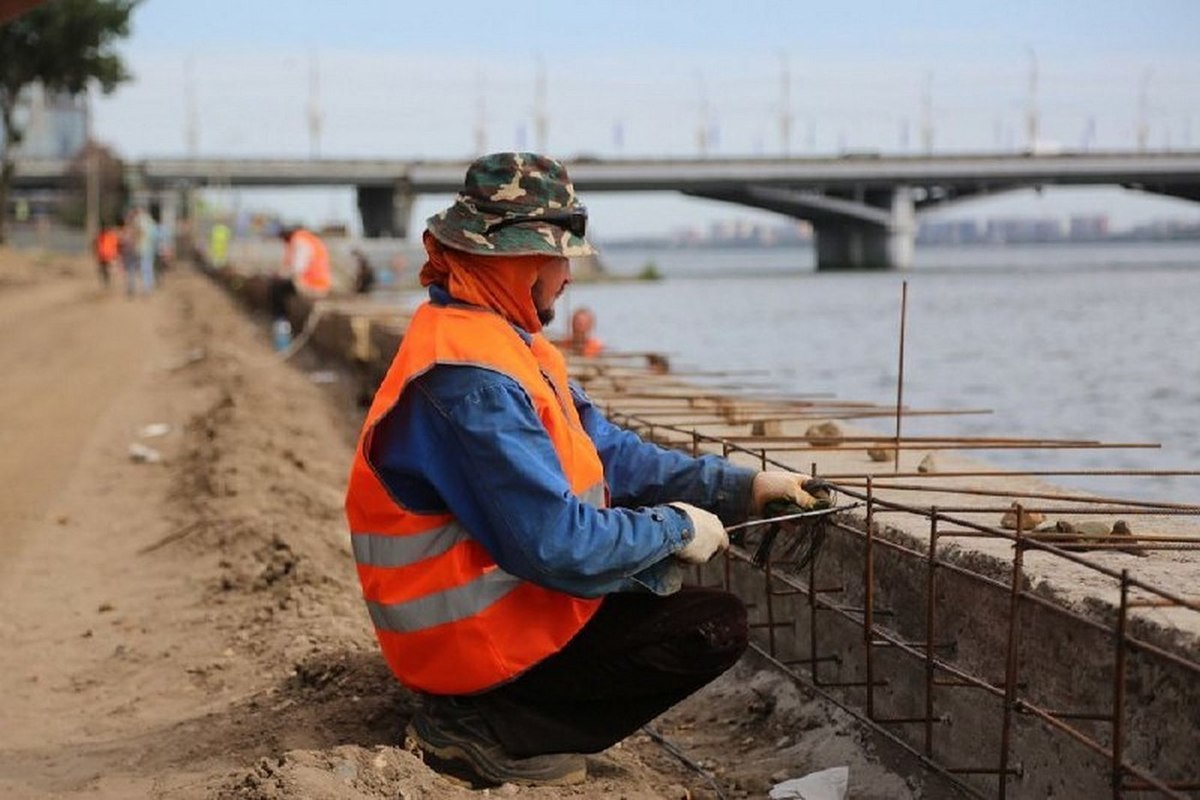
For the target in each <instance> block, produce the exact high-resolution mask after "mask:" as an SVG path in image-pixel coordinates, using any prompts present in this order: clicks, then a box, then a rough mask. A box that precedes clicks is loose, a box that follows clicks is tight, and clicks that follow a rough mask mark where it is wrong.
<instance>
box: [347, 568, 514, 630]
mask: <svg viewBox="0 0 1200 800" xmlns="http://www.w3.org/2000/svg"><path fill="white" fill-rule="evenodd" d="M521 582H522V581H521V579H520V578H517V577H515V576H513V575H509V574H508V573H507V572H505V571H504V570H502V569H499V568H497V569H494V570H492V571H491V572H486V573H484V574H483V575H481V576H479V577H478V578H476V579H475V580H473V581H471V582H470V583H465V584H463V585H462V586H456V587H455V588H453V589H447V590H446V591H444V592H434V593H433V594H429V595H426V596H424V597H420V598H417V599H416V600H408V601H405V602H403V603H391V604H389V605H384V604H383V603H375V602H372V601H370V600H368V601H367V611H369V612H370V614H371V621H372V622H374V623H375V627H376V628H379V629H380V630H385V631H393V632H395V633H414V632H415V631H420V630H425V629H426V628H432V627H434V626H435V625H444V624H446V623H447V622H456V621H457V620H460V619H466V618H467V617H472V616H474V615H476V614H478V613H479V612H481V611H483V610H484V609H485V608H487V607H488V606H490V605H491V604H492V603H495V602H496V601H497V600H499V599H500V598H502V597H504V595H506V594H508V593H509V592H511V591H512V590H513V589H516V588H517V587H518V586H520V585H521Z"/></svg>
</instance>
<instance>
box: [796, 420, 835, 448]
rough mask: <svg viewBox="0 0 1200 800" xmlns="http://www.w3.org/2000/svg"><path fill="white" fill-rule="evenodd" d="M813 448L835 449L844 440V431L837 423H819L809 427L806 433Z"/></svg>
mask: <svg viewBox="0 0 1200 800" xmlns="http://www.w3.org/2000/svg"><path fill="white" fill-rule="evenodd" d="M804 435H805V436H806V437H807V438H808V441H809V444H811V445H812V446H813V447H833V446H834V445H836V444H838V442H839V441H840V440H841V438H842V429H841V428H840V427H838V424H837V423H836V422H819V423H817V424H815V425H809V426H808V430H806V431H805V432H804Z"/></svg>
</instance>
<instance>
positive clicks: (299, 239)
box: [268, 227, 331, 350]
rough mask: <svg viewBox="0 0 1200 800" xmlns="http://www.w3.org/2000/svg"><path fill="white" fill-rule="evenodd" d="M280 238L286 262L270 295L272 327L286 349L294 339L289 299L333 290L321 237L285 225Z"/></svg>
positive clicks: (273, 283) (277, 346) (323, 294)
mask: <svg viewBox="0 0 1200 800" xmlns="http://www.w3.org/2000/svg"><path fill="white" fill-rule="evenodd" d="M279 238H280V239H282V240H283V242H284V250H283V262H282V263H281V264H280V268H279V271H278V272H277V273H276V274H275V275H274V277H272V279H271V284H270V287H269V288H268V296H269V301H270V305H271V319H272V326H273V327H272V330H273V332H274V337H275V346H276V348H278V349H280V350H282V349H284V348H286V347H287V346H288V344H290V343H291V335H292V324H291V321H290V320H289V319H288V310H287V301H288V298H289V297H291V296H292V295H295V294H299V295H302V296H304V297H308V298H311V299H316V298H320V297H324V296H325V295H327V294H329V288H330V284H331V280H330V272H329V250H328V249H327V248H326V247H325V243H324V242H323V241H321V237H320V236H317V235H316V234H315V233H313V232H312V231H310V230H306V229H305V228H300V227H294V228H289V227H285V228H281V229H280V231H279Z"/></svg>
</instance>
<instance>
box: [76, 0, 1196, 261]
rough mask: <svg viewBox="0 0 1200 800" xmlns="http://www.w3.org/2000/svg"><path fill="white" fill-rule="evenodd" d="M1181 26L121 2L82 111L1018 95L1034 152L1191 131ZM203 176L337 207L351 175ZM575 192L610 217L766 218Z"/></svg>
mask: <svg viewBox="0 0 1200 800" xmlns="http://www.w3.org/2000/svg"><path fill="white" fill-rule="evenodd" d="M1197 32H1200V2H1197V0H1139V2H1137V3H1132V2H1129V0H1086V1H1085V2H1077V1H1076V0H1040V2H1026V1H1024V0H1012V1H1011V2H1004V3H998V2H995V0H925V2H921V3H911V2H909V3H898V2H892V1H890V0H875V1H872V0H841V1H840V2H838V3H830V2H800V1H799V0H776V1H774V2H771V1H769V0H738V1H737V2H730V1H729V0H725V1H724V2H722V1H720V0H674V1H673V2H667V1H666V0H636V1H635V0H606V1H605V2H587V1H586V0H576V2H561V1H560V2H556V3H549V2H540V1H539V0H527V1H526V2H522V3H505V4H502V3H497V2H494V1H493V2H489V3H482V2H476V0H457V2H452V3H415V2H396V1H395V0H345V1H344V2H339V3H327V2H325V3H296V2H294V0H289V1H288V2H284V1H283V0H241V2H230V1H229V0H207V1H206V2H203V3H197V2H195V0H144V2H143V3H142V5H141V6H139V7H138V9H137V11H136V12H135V15H134V19H133V33H132V36H131V37H130V38H129V39H128V40H126V41H125V42H124V43H123V44H122V45H121V51H122V53H123V55H124V57H125V59H126V61H127V63H128V66H129V68H130V70H131V71H132V73H133V74H134V76H135V77H134V80H133V81H131V82H130V83H128V84H126V85H124V86H122V87H120V88H119V89H118V90H117V91H116V92H114V93H113V94H112V95H109V96H106V97H100V98H98V99H97V100H96V102H95V110H96V114H95V120H96V132H97V135H98V136H99V137H100V138H101V139H103V140H106V141H108V142H110V143H111V144H113V145H114V146H115V147H116V149H117V150H118V152H119V153H120V154H121V155H123V156H124V157H126V158H133V159H136V158H140V157H146V156H151V155H162V156H165V155H176V156H178V155H186V154H188V153H195V154H196V155H199V156H240V157H255V156H261V157H273V156H274V157H282V156H286V157H305V156H312V155H316V154H319V155H320V156H324V157H393V158H462V159H466V158H469V157H473V156H475V155H478V154H479V153H480V152H485V151H490V150H509V149H542V150H544V151H546V152H548V153H549V154H551V155H554V156H557V157H560V158H564V159H568V160H569V159H570V158H572V157H576V156H580V155H590V156H599V157H616V156H624V157H637V156H678V157H683V156H687V157H694V156H699V155H708V156H714V157H720V156H755V155H782V154H784V153H788V154H792V155H836V154H839V153H847V152H879V153H909V154H917V153H921V152H924V151H925V150H926V149H931V150H932V151H933V152H947V153H948V152H985V151H987V152H994V151H1018V150H1021V149H1024V148H1026V147H1027V146H1028V145H1029V143H1030V141H1031V135H1030V126H1029V119H1030V116H1031V114H1030V112H1031V110H1035V112H1036V113H1035V114H1034V116H1035V117H1036V120H1037V126H1036V127H1037V133H1036V141H1037V144H1038V146H1039V147H1043V148H1062V149H1068V150H1073V149H1081V148H1089V149H1093V150H1100V149H1103V150H1115V149H1123V150H1133V149H1135V148H1136V147H1138V144H1139V140H1140V141H1141V142H1142V143H1143V144H1144V146H1145V147H1146V149H1149V150H1162V149H1200V49H1198V48H1196V46H1195V40H1196V35H1197ZM1035 74H1036V79H1035V78H1034V76H1035ZM1034 84H1036V89H1035V88H1034ZM314 112H315V116H316V118H318V119H319V127H317V128H316V129H315V131H314V128H313V127H312V125H311V124H310V122H311V120H312V119H313V117H314ZM539 120H540V121H541V124H540V125H539ZM785 120H786V121H787V122H786V123H785ZM785 130H786V131H787V135H786V137H785V135H784V132H785ZM216 197H217V199H218V200H219V201H221V202H225V203H229V204H239V205H241V206H243V207H246V206H259V207H261V206H264V205H270V206H276V207H279V210H281V211H283V212H284V213H285V214H287V215H291V216H292V217H296V218H302V219H303V220H304V221H306V222H308V223H310V224H315V223H319V222H324V221H327V220H330V219H340V220H343V221H352V218H353V217H354V216H355V212H354V200H353V192H352V191H350V190H337V189H320V190H308V191H303V192H258V193H254V192H245V191H243V192H230V191H227V192H223V193H218V194H217V195H216ZM584 199H585V201H586V202H587V203H588V205H589V207H590V209H591V211H592V221H593V227H594V229H595V230H596V231H597V235H601V236H603V235H607V236H609V237H619V236H631V235H648V234H661V233H666V232H668V231H670V230H673V229H677V228H680V227H685V226H692V227H705V226H707V225H708V224H711V223H712V222H715V221H718V220H730V219H749V220H758V221H764V220H775V219H779V218H778V217H773V216H772V215H768V214H765V213H763V212H755V211H752V210H750V209H745V208H742V207H738V206H730V205H727V204H722V203H716V202H710V201H700V200H690V199H686V198H680V197H675V196H671V195H620V196H617V195H599V196H593V197H590V198H584ZM449 200H450V198H422V200H421V201H420V202H419V203H418V207H417V210H416V215H427V214H428V213H433V212H434V211H436V210H437V209H438V208H440V207H442V206H444V205H446V204H447V203H448V202H449ZM939 213H941V214H943V215H946V216H968V215H969V216H988V215H999V214H1017V215H1027V216H1037V215H1041V214H1058V213H1109V214H1111V215H1112V216H1113V219H1114V223H1117V224H1121V223H1133V222H1137V221H1141V220H1145V219H1150V218H1155V217H1164V216H1182V217H1192V218H1194V217H1196V216H1200V206H1194V205H1191V204H1186V203H1183V202H1182V201H1169V200H1162V199H1156V198H1146V197H1144V196H1130V195H1129V194H1128V193H1125V192H1121V191H1117V190H1098V191H1097V190H1086V191H1079V190H1064V191H1048V192H1044V193H1041V194H1036V193H1033V192H1018V193H1013V194H1012V195H1010V196H1006V197H1003V198H999V199H992V200H987V201H982V202H981V201H975V202H974V203H971V204H963V205H958V206H951V207H948V208H947V209H946V210H944V211H942V212H939ZM296 221H300V219H297V220H296Z"/></svg>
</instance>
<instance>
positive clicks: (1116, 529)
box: [1112, 519, 1133, 536]
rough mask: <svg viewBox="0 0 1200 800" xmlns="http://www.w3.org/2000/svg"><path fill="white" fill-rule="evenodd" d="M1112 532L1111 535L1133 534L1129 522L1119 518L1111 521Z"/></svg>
mask: <svg viewBox="0 0 1200 800" xmlns="http://www.w3.org/2000/svg"><path fill="white" fill-rule="evenodd" d="M1112 532H1113V536H1133V531H1132V530H1131V529H1130V527H1129V523H1127V522H1126V521H1125V520H1123V519H1119V520H1117V521H1116V522H1114V523H1113V526H1112Z"/></svg>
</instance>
